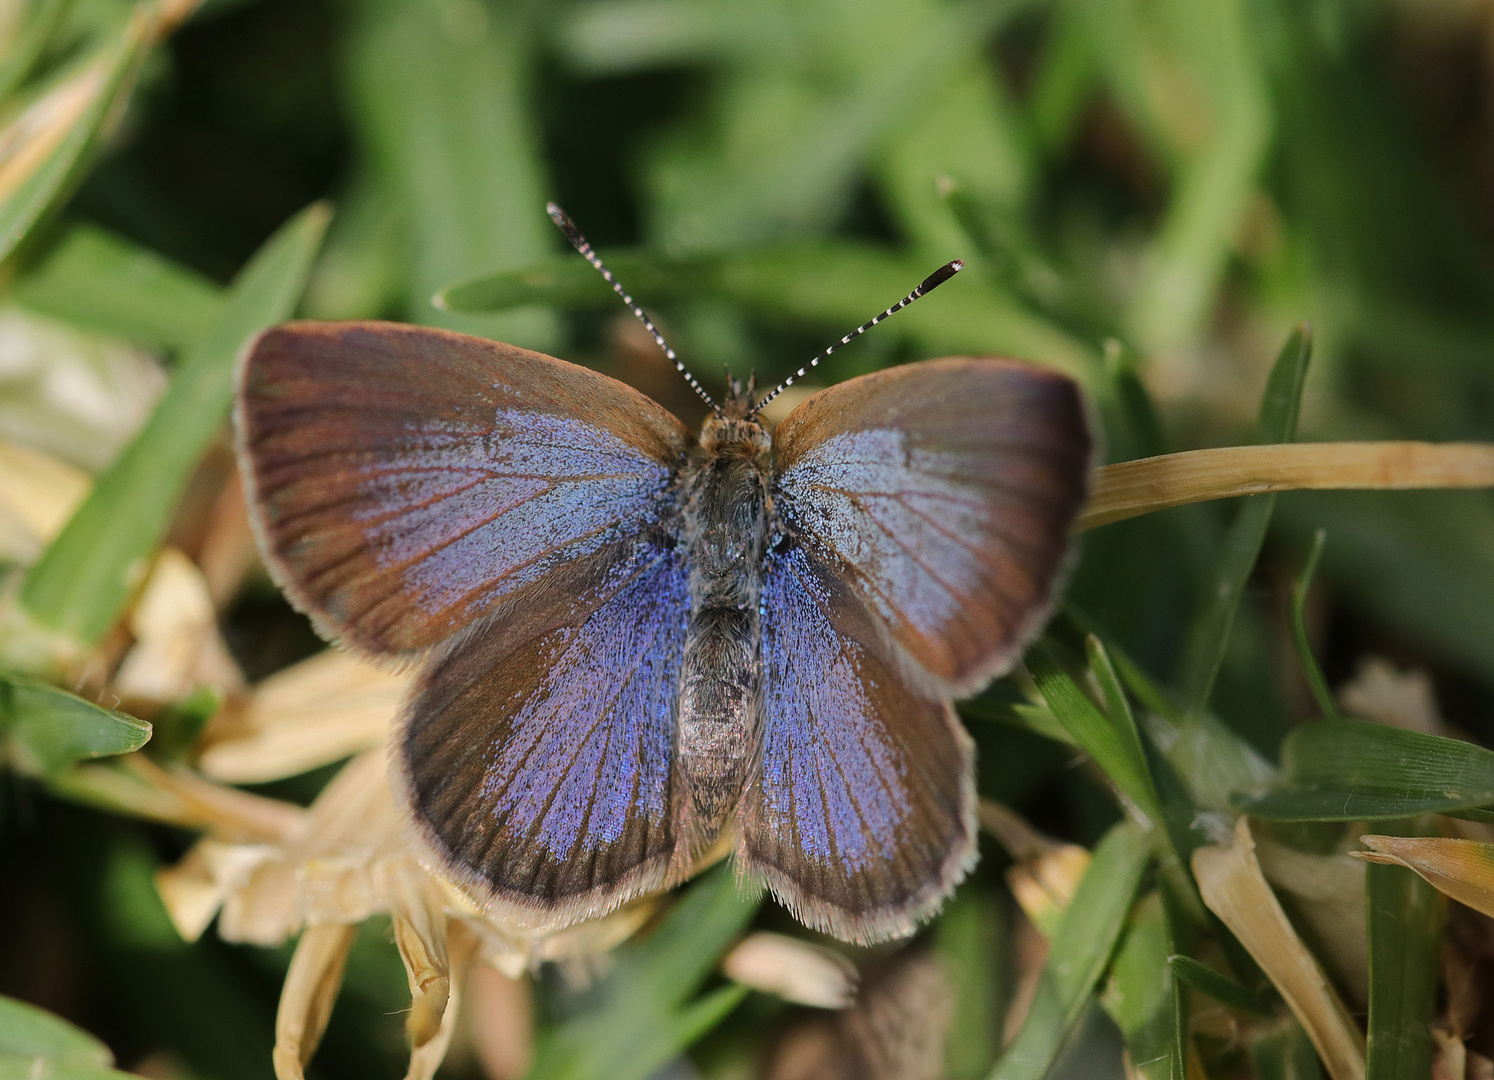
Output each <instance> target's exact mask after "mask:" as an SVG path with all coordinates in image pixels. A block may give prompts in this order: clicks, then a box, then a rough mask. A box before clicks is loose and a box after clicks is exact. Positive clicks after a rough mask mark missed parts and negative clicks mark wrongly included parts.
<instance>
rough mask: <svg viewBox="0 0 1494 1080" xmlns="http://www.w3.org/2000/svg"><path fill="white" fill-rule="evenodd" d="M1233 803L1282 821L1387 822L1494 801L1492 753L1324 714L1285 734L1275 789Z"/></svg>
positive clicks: (1435, 738) (1245, 809) (1253, 814)
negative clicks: (1333, 717)
mask: <svg viewBox="0 0 1494 1080" xmlns="http://www.w3.org/2000/svg"><path fill="white" fill-rule="evenodd" d="M1234 802H1235V805H1236V806H1238V807H1239V808H1240V809H1241V810H1243V811H1244V812H1245V813H1247V814H1250V815H1251V816H1252V817H1259V818H1269V819H1272V820H1276V821H1387V820H1392V819H1395V818H1406V817H1415V816H1416V815H1418V814H1430V813H1439V814H1446V813H1451V812H1454V811H1459V810H1466V809H1470V808H1474V807H1481V806H1494V751H1491V750H1486V749H1484V748H1483V747H1481V746H1475V745H1473V744H1472V743H1466V742H1460V741H1458V740H1456V739H1444V738H1442V737H1440V736H1437V735H1423V734H1421V733H1420V732H1416V731H1406V730H1403V729H1401V728H1395V727H1389V726H1387V725H1385V724H1373V723H1369V722H1368V721H1364V720H1319V721H1318V722H1316V723H1312V724H1307V725H1305V726H1303V727H1300V728H1298V729H1296V730H1295V731H1293V732H1292V733H1291V734H1290V735H1289V736H1287V739H1286V742H1285V743H1284V744H1283V746H1282V775H1281V779H1280V782H1279V785H1278V786H1277V787H1275V788H1274V789H1272V790H1270V791H1266V792H1264V793H1263V794H1239V795H1237V796H1236V797H1235V799H1234Z"/></svg>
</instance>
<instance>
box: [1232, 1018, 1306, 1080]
mask: <svg viewBox="0 0 1494 1080" xmlns="http://www.w3.org/2000/svg"><path fill="white" fill-rule="evenodd" d="M1250 1059H1251V1061H1252V1062H1253V1063H1254V1065H1255V1071H1256V1075H1257V1076H1258V1077H1259V1078H1260V1080H1322V1076H1323V1066H1322V1064H1321V1062H1319V1061H1318V1052H1317V1051H1316V1050H1314V1049H1313V1045H1312V1040H1311V1039H1309V1038H1308V1037H1307V1032H1306V1031H1304V1030H1302V1025H1301V1024H1299V1023H1297V1022H1296V1021H1295V1020H1287V1021H1285V1022H1283V1023H1282V1024H1281V1025H1280V1026H1279V1027H1278V1028H1276V1029H1275V1030H1273V1031H1270V1032H1267V1033H1266V1034H1263V1035H1260V1036H1258V1037H1257V1038H1256V1040H1255V1041H1254V1042H1253V1043H1252V1044H1251V1046H1250Z"/></svg>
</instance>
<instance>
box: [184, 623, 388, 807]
mask: <svg viewBox="0 0 1494 1080" xmlns="http://www.w3.org/2000/svg"><path fill="white" fill-rule="evenodd" d="M413 678H414V677H413V676H412V675H410V674H391V673H390V672H387V671H383V670H380V669H379V668H377V667H375V666H373V665H372V664H369V663H367V662H365V661H362V660H359V659H357V658H356V657H353V656H351V655H349V654H348V653H345V652H342V651H341V650H338V649H327V650H326V651H325V652H321V653H318V654H317V655H316V656H313V657H311V658H310V659H309V660H303V661H301V662H300V663H299V664H295V665H293V666H291V667H289V668H286V669H285V670H284V671H280V672H277V673H276V674H274V675H272V676H270V677H269V678H268V679H266V680H264V681H263V682H262V683H260V684H259V685H258V686H256V687H255V688H254V691H253V693H252V694H251V695H250V697H249V700H248V704H247V705H246V706H242V707H241V708H239V709H237V710H234V711H233V712H231V713H230V714H229V715H227V716H225V717H224V718H223V719H222V720H221V721H220V720H218V719H215V720H214V722H213V725H212V727H211V728H210V729H209V731H208V732H207V733H206V736H205V740H206V742H207V748H206V749H205V750H204V751H203V752H202V755H201V758H200V759H199V762H198V766H199V768H201V769H202V771H203V772H204V773H206V774H207V775H209V776H211V777H213V778H215V779H218V780H225V781H227V782H229V783H235V784H248V783H260V782H263V781H266V780H275V779H279V778H281V777H285V776H293V775H295V774H297V773H302V772H305V771H306V770H308V769H313V768H316V767H317V766H320V765H326V764H328V763H330V762H333V761H338V760H340V759H342V758H345V757H348V756H350V755H352V754H357V753H360V752H362V751H364V750H369V749H373V748H374V747H379V746H382V745H383V744H384V741H385V740H386V739H387V738H388V735H389V730H390V727H391V726H392V725H393V723H394V718H395V715H396V714H397V713H398V711H399V708H400V705H401V704H402V703H403V701H404V698H405V695H406V694H407V693H408V691H409V688H410V686H411V684H412V681H413Z"/></svg>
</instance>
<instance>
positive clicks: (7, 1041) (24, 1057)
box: [0, 997, 129, 1080]
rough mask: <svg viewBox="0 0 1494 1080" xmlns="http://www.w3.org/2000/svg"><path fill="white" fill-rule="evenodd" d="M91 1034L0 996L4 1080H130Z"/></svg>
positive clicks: (0, 1061) (0, 1062)
mask: <svg viewBox="0 0 1494 1080" xmlns="http://www.w3.org/2000/svg"><path fill="white" fill-rule="evenodd" d="M113 1064H114V1055H113V1054H112V1053H110V1052H109V1048H108V1047H107V1046H105V1045H104V1044H103V1043H102V1042H100V1041H99V1040H98V1039H95V1038H94V1037H93V1036H92V1035H90V1034H88V1032H86V1031H83V1030H81V1029H79V1028H76V1027H74V1026H73V1025H72V1024H69V1023H68V1022H67V1021H66V1020H63V1019H61V1018H60V1017H56V1016H53V1015H52V1014H51V1013H49V1012H47V1011H45V1010H43V1009H38V1008H37V1007H36V1006H35V1005H28V1004H27V1003H26V1002H24V1001H17V1000H15V999H14V998H8V997H0V1080H127V1077H128V1076H129V1074H127V1073H122V1072H118V1071H116V1070H115V1069H113V1068H112V1067H111V1066H113Z"/></svg>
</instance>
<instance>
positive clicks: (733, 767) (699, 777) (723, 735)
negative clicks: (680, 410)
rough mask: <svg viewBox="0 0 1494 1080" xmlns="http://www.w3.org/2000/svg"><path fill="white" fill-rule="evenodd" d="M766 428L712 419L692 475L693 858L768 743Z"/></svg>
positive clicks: (686, 758)
mask: <svg viewBox="0 0 1494 1080" xmlns="http://www.w3.org/2000/svg"><path fill="white" fill-rule="evenodd" d="M766 446H767V432H766V431H764V430H763V429H762V428H761V427H759V426H758V425H757V424H754V423H751V422H750V421H708V422H707V424H706V430H705V431H704V432H703V433H702V439H701V449H700V451H699V452H698V454H697V455H696V456H695V458H694V459H693V460H692V461H691V462H690V463H689V465H688V466H687V469H686V475H685V477H684V480H685V483H684V490H683V496H684V497H683V499H682V504H683V510H684V536H685V543H686V547H687V551H688V558H689V565H690V624H689V629H688V630H687V631H686V635H685V656H684V664H683V667H682V669H681V672H680V700H679V729H678V736H679V743H678V747H679V758H678V761H679V767H680V774H681V777H682V779H683V781H684V784H683V793H684V796H685V798H684V806H683V807H682V813H683V815H684V818H685V822H684V824H685V835H686V843H685V847H686V848H687V849H689V857H691V858H693V857H694V856H695V855H696V854H698V852H699V850H700V849H701V848H703V847H706V846H709V845H710V844H711V843H712V842H713V841H714V840H715V839H716V836H717V835H718V834H719V833H720V831H721V828H722V826H723V825H724V823H725V822H726V821H727V819H728V818H729V817H730V816H731V814H732V812H733V811H734V810H735V809H736V805H737V802H738V800H739V799H740V797H741V793H742V788H743V785H744V783H745V780H746V775H747V770H748V766H749V764H750V763H751V762H752V761H753V760H754V759H755V757H756V754H757V747H758V743H759V740H760V737H761V728H762V723H761V715H762V662H761V638H762V630H761V625H760V616H759V606H760V603H761V599H762V586H763V553H764V550H765V547H766V543H767V535H768V477H767V473H766V468H767V456H766Z"/></svg>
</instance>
